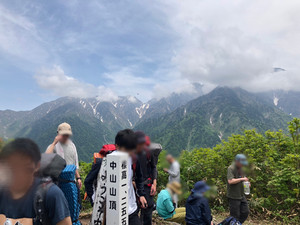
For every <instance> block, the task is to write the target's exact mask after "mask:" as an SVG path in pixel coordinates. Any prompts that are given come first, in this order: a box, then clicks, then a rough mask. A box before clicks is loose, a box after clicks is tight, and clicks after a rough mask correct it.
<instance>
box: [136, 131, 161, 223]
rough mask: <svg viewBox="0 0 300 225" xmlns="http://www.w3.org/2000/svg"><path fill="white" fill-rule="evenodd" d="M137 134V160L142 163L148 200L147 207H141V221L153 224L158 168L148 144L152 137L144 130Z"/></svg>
mask: <svg viewBox="0 0 300 225" xmlns="http://www.w3.org/2000/svg"><path fill="white" fill-rule="evenodd" d="M135 134H136V136H137V148H136V153H137V160H138V161H139V164H140V165H141V169H142V173H143V179H144V180H143V184H144V191H145V198H146V201H147V207H146V208H145V209H143V208H142V209H141V222H142V224H143V225H151V224H152V212H153V210H154V207H155V204H154V195H155V194H156V184H157V169H156V163H155V160H154V156H153V154H151V152H150V150H149V149H148V146H149V145H150V139H149V138H147V136H146V135H145V133H144V132H142V131H137V132H135Z"/></svg>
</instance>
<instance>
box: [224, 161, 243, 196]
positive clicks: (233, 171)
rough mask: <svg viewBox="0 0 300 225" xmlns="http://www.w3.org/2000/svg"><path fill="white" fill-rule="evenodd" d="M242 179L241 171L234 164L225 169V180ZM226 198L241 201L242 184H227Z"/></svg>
mask: <svg viewBox="0 0 300 225" xmlns="http://www.w3.org/2000/svg"><path fill="white" fill-rule="evenodd" d="M242 177H244V172H243V171H242V169H238V168H237V167H236V165H235V163H232V164H231V165H230V166H229V167H228V169H227V180H231V179H238V178H242ZM227 197H228V198H232V199H242V198H243V197H244V185H243V182H239V183H237V184H227Z"/></svg>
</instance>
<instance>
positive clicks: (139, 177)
mask: <svg viewBox="0 0 300 225" xmlns="http://www.w3.org/2000/svg"><path fill="white" fill-rule="evenodd" d="M143 182H144V176H143V172H142V169H141V165H140V163H139V160H137V162H136V171H135V184H136V189H137V194H138V196H139V198H140V203H141V207H142V208H143V209H145V208H147V207H148V206H147V200H146V198H145V190H144V183H143Z"/></svg>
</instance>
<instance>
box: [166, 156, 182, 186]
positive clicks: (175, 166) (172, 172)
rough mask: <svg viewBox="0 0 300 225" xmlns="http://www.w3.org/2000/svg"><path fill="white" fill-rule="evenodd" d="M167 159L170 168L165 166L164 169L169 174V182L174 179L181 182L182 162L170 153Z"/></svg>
mask: <svg viewBox="0 0 300 225" xmlns="http://www.w3.org/2000/svg"><path fill="white" fill-rule="evenodd" d="M166 160H167V161H168V163H170V168H169V169H167V168H165V169H164V171H165V172H166V173H168V174H169V183H172V182H173V181H177V182H178V183H180V164H179V162H177V161H176V159H175V158H174V157H173V156H172V155H171V154H168V155H167V156H166Z"/></svg>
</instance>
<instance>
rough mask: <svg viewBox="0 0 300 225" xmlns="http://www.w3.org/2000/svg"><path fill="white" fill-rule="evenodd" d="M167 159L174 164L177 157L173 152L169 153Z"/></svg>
mask: <svg viewBox="0 0 300 225" xmlns="http://www.w3.org/2000/svg"><path fill="white" fill-rule="evenodd" d="M166 160H167V161H168V163H170V164H172V163H173V162H174V161H175V158H174V157H173V156H172V155H171V154H168V155H167V156H166Z"/></svg>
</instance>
